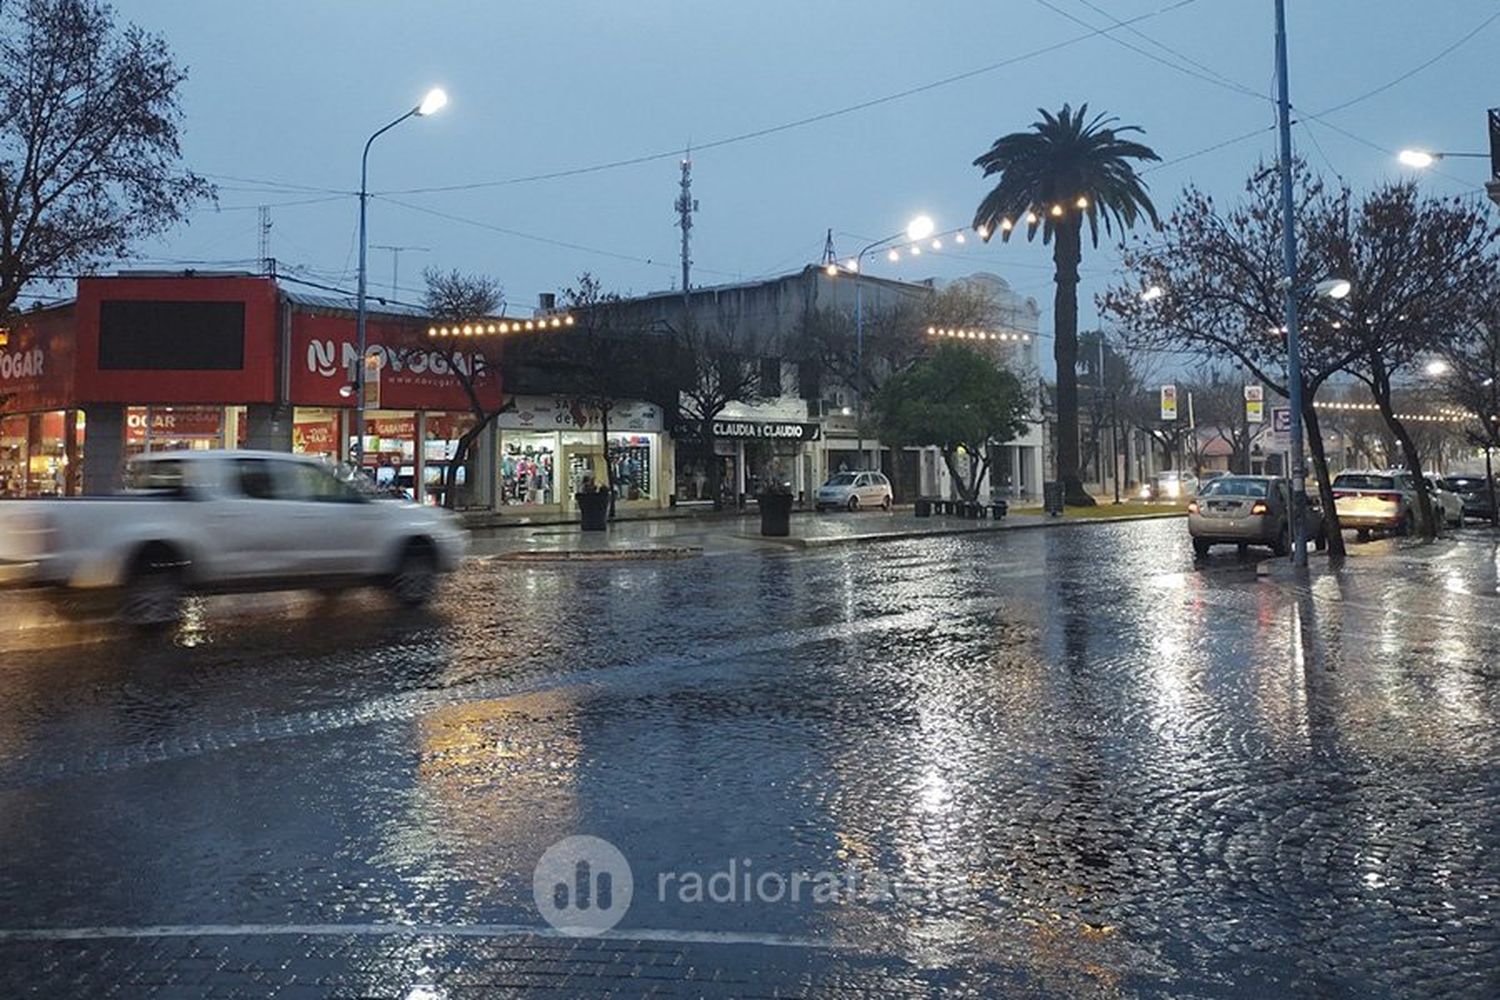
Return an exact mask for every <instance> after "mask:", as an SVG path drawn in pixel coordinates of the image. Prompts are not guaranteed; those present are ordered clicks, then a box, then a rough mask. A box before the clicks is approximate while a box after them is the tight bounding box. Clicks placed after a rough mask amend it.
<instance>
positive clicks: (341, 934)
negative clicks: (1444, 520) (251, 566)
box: [0, 520, 1500, 1000]
mask: <svg viewBox="0 0 1500 1000" xmlns="http://www.w3.org/2000/svg"><path fill="white" fill-rule="evenodd" d="M1353 548H1354V554H1353V555H1352V556H1351V558H1350V560H1349V561H1348V563H1347V565H1346V566H1345V567H1344V568H1342V569H1341V570H1340V571H1339V572H1337V573H1333V572H1329V571H1328V570H1326V569H1320V570H1318V571H1317V572H1315V573H1314V575H1313V576H1312V578H1311V581H1310V582H1309V583H1303V584H1299V583H1297V582H1295V581H1294V580H1292V579H1291V578H1289V577H1286V576H1283V575H1281V574H1276V575H1273V576H1271V577H1258V576H1257V574H1256V567H1255V564H1254V563H1253V562H1250V561H1239V560H1237V559H1236V558H1235V557H1234V556H1233V555H1231V554H1225V555H1222V556H1216V557H1215V558H1213V559H1211V560H1208V561H1207V562H1205V563H1203V564H1200V565H1195V564H1194V561H1193V558H1192V553H1191V549H1190V546H1189V544H1188V538H1187V533H1186V530H1185V528H1184V525H1183V523H1182V522H1181V521H1180V520H1169V521H1153V522H1140V523H1130V524H1112V525H1099V526H1091V527H1087V528H1075V529H1068V530H1032V531H1005V532H992V533H987V534H985V535H984V536H982V537H980V536H975V537H965V536H953V537H935V538H926V539H911V540H903V541H891V542H887V543H884V544H880V545H848V546H842V547H834V548H826V549H817V550H801V549H795V548H787V547H774V546H771V547H764V548H762V547H757V546H755V545H754V544H753V543H749V542H746V543H745V544H743V545H737V546H734V547H725V548H724V549H723V550H722V551H709V552H707V553H706V554H705V555H703V556H702V557H699V558H694V559H690V560H682V561H662V560H652V561H641V562H631V561H622V562H611V563H585V564H556V565H548V564H537V565H531V564H526V565H522V564H516V563H506V562H503V561H492V562H475V563H471V564H470V565H468V566H467V567H465V569H464V570H463V571H462V572H461V573H460V574H459V575H458V576H457V577H455V578H454V579H453V580H452V581H451V582H450V583H449V584H448V587H447V589H446V591H445V594H444V597H443V600H442V601H441V602H440V603H439V605H437V606H436V607H435V608H434V609H433V610H432V611H430V612H427V613H422V614H409V613H397V612H394V611H391V610H389V608H388V607H387V605H386V604H385V603H384V602H383V601H382V600H381V599H380V598H379V597H378V596H376V595H365V594H354V595H350V596H348V597H346V598H342V599H339V600H337V601H329V600H318V599H314V598H312V597H306V596H302V595H273V596H269V597H256V598H236V599H229V598H223V599H215V600H213V601H210V602H205V603H202V604H196V605H195V606H194V614H193V616H192V618H191V619H190V620H189V622H188V623H187V624H186V625H185V626H184V627H183V628H182V629H181V630H180V632H179V633H178V634H176V635H175V636H174V637H173V638H172V639H171V640H170V641H165V642H144V641H135V640H125V639H122V638H120V637H119V636H117V635H114V634H112V633H110V632H109V631H107V630H104V629H102V628H94V627H92V626H87V625H83V626H80V625H77V624H71V625H70V624H65V623H61V622H59V621H56V620H52V619H49V618H47V617H46V616H45V615H42V614H40V613H36V612H34V611H33V610H32V609H30V607H29V606H28V605H27V604H26V603H25V602H22V601H20V600H19V599H16V598H13V597H12V598H8V599H7V602H8V603H6V605H5V607H6V609H7V612H8V614H9V617H10V618H11V621H12V624H11V627H10V628H9V629H7V630H5V631H4V632H0V685H3V686H4V692H5V697H4V698H3V699H0V915H3V916H0V996H4V997H10V996H39V997H49V998H61V997H96V996H121V997H209V996H245V997H260V996H271V995H275V996H286V997H325V996H336V997H392V998H402V1000H433V998H458V997H469V996H496V995H500V996H505V995H522V994H527V995H531V994H534V993H543V994H545V993H547V992H548V991H551V992H552V993H554V994H556V995H570V996H571V995H587V996H594V995H603V994H608V993H613V994H615V995H642V994H664V995H684V996H698V995H710V996H777V995H804V994H805V995H839V996H863V995H869V996H928V995H937V994H943V995H972V996H997V995H1003V996H1023V997H1024V996H1037V997H1053V996H1056V997H1071V996H1098V997H1114V996H1137V995H1145V996H1163V997H1166V996H1171V997H1183V996H1188V997H1195V996H1201V997H1211V996H1232V997H1260V996H1271V995H1275V996H1309V997H1313V996H1316V997H1327V996H1349V997H1356V996H1357V997H1366V996H1411V997H1428V996H1474V997H1490V996H1494V995H1497V994H1500V930H1497V927H1496V920H1495V914H1496V911H1497V909H1500V903H1497V898H1500V860H1497V855H1496V851H1497V849H1500V826H1497V822H1496V816H1497V806H1500V769H1497V764H1500V727H1497V722H1500V706H1497V693H1500V614H1497V610H1500V579H1497V565H1500V562H1497V542H1496V539H1495V536H1493V535H1491V534H1488V533H1486V532H1483V531H1479V530H1475V531H1472V532H1460V533H1458V534H1456V535H1455V536H1454V537H1451V538H1449V539H1447V540H1444V541H1441V542H1439V543H1437V544H1435V545H1431V546H1425V547H1419V546H1408V545H1405V544H1404V543H1395V542H1376V543H1371V544H1368V545H1360V546H1354V547H1353ZM577 834H588V835H592V836H595V837H600V838H603V839H604V840H607V841H608V842H610V843H611V844H613V845H614V846H615V847H617V848H618V849H619V851H620V852H621V853H622V854H623V855H624V857H625V859H627V860H628V863H629V868H630V872H631V874H632V876H633V884H634V891H633V896H631V897H630V899H629V906H628V911H626V912H624V913H623V916H622V918H621V919H619V920H618V923H617V924H616V925H615V926H613V927H612V928H611V929H610V930H608V931H607V932H606V933H605V934H603V935H602V936H598V937H587V938H572V937H568V936H565V935H562V934H560V933H558V932H557V931H556V930H554V929H553V928H552V927H551V926H550V925H549V924H548V923H547V922H546V921H545V920H544V919H543V914H542V913H540V912H539V910H538V905H537V902H536V901H535V900H534V898H533V873H534V871H535V869H536V866H537V864H538V860H539V858H541V856H542V853H543V852H544V851H545V850H546V849H547V848H548V847H549V846H550V845H552V844H554V843H555V842H557V841H559V840H561V839H562V838H565V837H569V836H572V835H577ZM716 875H722V876H724V877H723V878H721V879H720V880H719V881H718V882H713V881H712V879H713V877H714V876H716ZM695 876H697V877H701V879H702V881H703V883H704V884H705V886H706V888H705V889H704V890H703V891H702V892H701V893H700V894H699V895H698V896H697V898H694V894H693V892H692V891H691V887H692V885H693V881H694V878H695ZM762 876H775V878H774V879H771V880H770V881H768V882H762V880H761V879H762ZM799 877H801V878H803V880H804V881H803V887H804V889H807V890H808V891H803V892H801V893H800V894H798V895H797V898H795V899H794V898H792V896H793V893H792V892H791V890H790V888H789V887H790V886H791V885H793V884H796V882H797V880H798V878H799ZM820 877H821V878H822V881H821V882H820V881H819V878H820ZM835 879H836V880H837V886H838V888H837V891H834V892H825V893H823V894H821V895H820V894H817V893H814V892H812V891H811V890H810V887H811V886H814V885H821V886H823V887H824V888H827V887H828V886H830V885H832V884H834V881H835ZM778 885H779V886H781V888H782V891H781V892H780V893H775V892H773V891H772V890H774V889H775V887H776V886H778ZM767 886H769V887H770V888H769V889H768V888H767ZM726 887H727V888H726ZM720 890H722V891H720ZM741 890H744V891H741ZM720 897H732V898H720ZM773 897H774V898H773ZM600 905H601V906H603V905H604V903H603V902H601V904H600Z"/></svg>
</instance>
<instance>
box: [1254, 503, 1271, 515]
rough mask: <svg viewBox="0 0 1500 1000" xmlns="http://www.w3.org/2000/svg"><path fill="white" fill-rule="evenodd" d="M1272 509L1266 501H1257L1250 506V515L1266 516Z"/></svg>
mask: <svg viewBox="0 0 1500 1000" xmlns="http://www.w3.org/2000/svg"><path fill="white" fill-rule="evenodd" d="M1270 509H1271V508H1269V507H1267V506H1266V502H1265V501H1264V500H1257V501H1255V502H1254V503H1253V504H1251V505H1250V513H1252V514H1264V513H1265V512H1266V511H1268V510H1270Z"/></svg>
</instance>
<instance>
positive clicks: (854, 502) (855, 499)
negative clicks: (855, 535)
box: [849, 497, 859, 511]
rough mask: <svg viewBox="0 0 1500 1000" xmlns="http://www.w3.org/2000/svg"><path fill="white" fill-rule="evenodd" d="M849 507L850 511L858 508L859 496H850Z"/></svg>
mask: <svg viewBox="0 0 1500 1000" xmlns="http://www.w3.org/2000/svg"><path fill="white" fill-rule="evenodd" d="M849 509H850V510H851V511H856V510H859V497H850V498H849Z"/></svg>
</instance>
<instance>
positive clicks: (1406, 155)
mask: <svg viewBox="0 0 1500 1000" xmlns="http://www.w3.org/2000/svg"><path fill="white" fill-rule="evenodd" d="M1450 156H1452V157H1461V158H1463V159H1473V160H1485V159H1488V158H1489V154H1488V153H1438V152H1433V151H1431V150H1427V149H1403V150H1402V151H1401V152H1399V153H1397V154H1396V159H1398V160H1400V161H1401V163H1402V164H1403V165H1405V166H1408V167H1411V168H1413V169H1414V170H1426V169H1427V168H1428V167H1430V166H1432V165H1433V164H1434V163H1436V162H1437V161H1438V160H1446V159H1447V158H1448V157H1450Z"/></svg>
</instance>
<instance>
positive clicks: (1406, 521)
mask: <svg viewBox="0 0 1500 1000" xmlns="http://www.w3.org/2000/svg"><path fill="white" fill-rule="evenodd" d="M1415 527H1416V521H1415V519H1414V518H1413V517H1412V514H1411V511H1407V512H1406V513H1405V514H1403V515H1401V523H1400V524H1398V525H1396V534H1398V535H1400V536H1401V537H1402V538H1406V537H1408V536H1409V535H1411V533H1412V530H1413V529H1414V528H1415Z"/></svg>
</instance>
